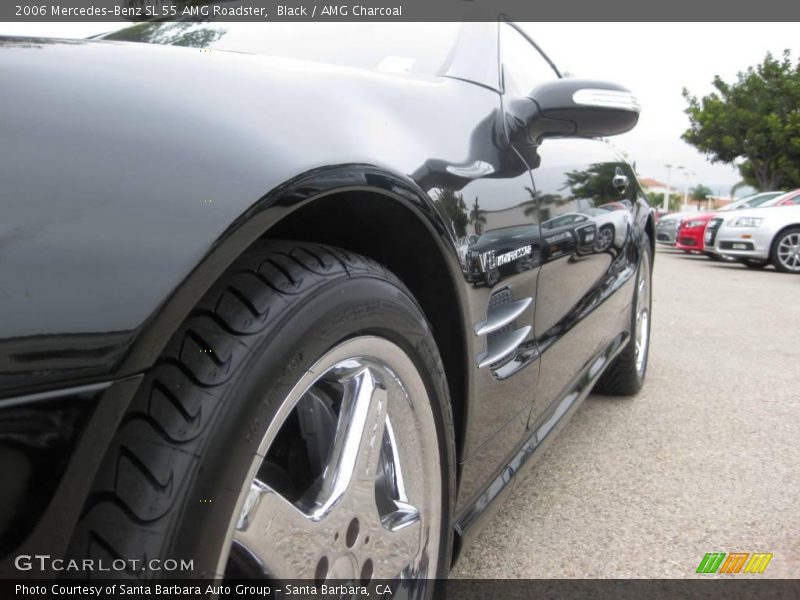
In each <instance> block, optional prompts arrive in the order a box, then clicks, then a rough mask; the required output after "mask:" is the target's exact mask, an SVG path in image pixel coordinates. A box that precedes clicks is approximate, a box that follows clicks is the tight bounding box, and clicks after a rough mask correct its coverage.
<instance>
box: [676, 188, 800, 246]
mask: <svg viewBox="0 0 800 600" xmlns="http://www.w3.org/2000/svg"><path fill="white" fill-rule="evenodd" d="M797 203H800V189H797V190H794V191H791V192H781V191H778V192H762V193H760V194H755V195H753V196H748V197H746V198H742V199H741V200H739V201H737V202H734V203H732V204H729V205H728V206H725V207H723V208H721V209H719V210H718V211H717V212H713V213H705V214H704V215H699V216H698V218H697V219H696V220H701V218H705V221H706V224H705V225H704V226H703V227H702V230H700V229H699V228H697V227H696V226H695V227H694V228H687V231H686V232H684V233H682V234H680V236H682V237H695V238H696V237H697V236H698V235H699V236H700V238H701V240H702V242H701V244H702V247H703V254H705V255H706V256H707V257H708V258H710V259H711V260H725V259H726V258H727V259H728V260H730V258H729V257H725V256H723V255H720V254H717V252H716V251H715V250H714V230H715V229H716V228H717V227H718V226H719V224H720V223H722V221H721V220H720V221H718V220H714V217H715V216H717V215H719V213H725V212H728V211H732V210H743V209H748V208H767V207H769V206H789V205H792V204H797ZM693 220H695V219H693ZM695 225H696V224H695ZM679 247H680V248H681V249H682V250H692V249H693V248H689V247H688V245H681V246H679Z"/></svg>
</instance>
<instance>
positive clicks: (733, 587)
mask: <svg viewBox="0 0 800 600" xmlns="http://www.w3.org/2000/svg"><path fill="white" fill-rule="evenodd" d="M755 577H759V576H755ZM755 577H753V578H751V577H750V576H747V578H744V577H730V578H719V579H716V578H715V579H708V580H696V579H695V580H681V579H626V580H614V579H601V580H591V579H553V580H530V579H480V580H476V579H451V580H448V581H438V582H437V581H429V582H427V583H428V584H429V585H431V586H434V587H435V593H434V598H436V599H437V600H438V599H442V600H483V599H497V600H500V599H502V600H523V599H528V598H532V599H533V598H535V599H536V600H606V599H608V600H612V599H613V600H641V599H642V598H646V599H647V600H662V599H663V600H667V599H669V600H672V599H676V598H680V599H686V600H695V599H696V600H738V599H742V600H746V599H747V600H749V599H751V598H752V599H754V600H755V599H758V600H772V599H776V600H777V599H783V600H789V599H793V598H797V597H800V581H797V580H781V579H761V578H757V579H756V578H755ZM407 597H409V593H408V590H405V589H403V588H402V587H401V586H398V584H397V583H392V582H388V581H374V580H373V581H370V582H367V583H361V582H352V581H329V582H326V583H324V584H322V583H315V582H309V581H280V582H272V581H260V580H244V581H228V580H226V581H224V582H219V581H217V582H215V581H203V580H165V581H159V582H143V581H136V580H130V579H129V580H122V579H119V580H113V579H108V580H101V581H91V582H85V581H84V582H81V581H59V582H56V581H53V580H26V581H21V580H19V581H11V580H5V581H0V598H3V599H4V600H7V599H11V598H64V599H66V598H69V599H81V600H82V599H84V598H85V599H88V598H102V599H104V600H118V599H120V600H121V599H132V600H145V599H151V598H162V599H164V600H167V599H169V600H184V599H189V598H202V599H204V600H205V599H209V600H210V599H214V598H219V599H220V600H266V599H269V600H276V599H290V598H291V599H297V600H334V599H336V600H339V599H345V598H346V599H348V600H376V599H379V598H380V599H382V600H389V599H393V598H398V599H400V598H407Z"/></svg>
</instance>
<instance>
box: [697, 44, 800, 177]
mask: <svg viewBox="0 0 800 600" xmlns="http://www.w3.org/2000/svg"><path fill="white" fill-rule="evenodd" d="M713 85H714V88H715V90H716V91H714V92H712V93H711V94H709V95H707V96H703V97H702V98H699V99H698V98H697V97H696V96H693V95H692V94H691V93H690V92H689V91H688V90H687V89H685V88H684V90H683V97H684V98H685V99H686V101H687V103H688V107H687V108H686V114H687V115H689V122H690V127H689V129H687V130H686V131H685V132H684V133H683V136H682V137H683V139H684V140H685V141H687V142H688V143H689V144H691V145H693V146H694V147H695V148H697V149H698V150H700V152H703V153H704V154H706V155H708V156H709V157H710V158H711V161H712V162H723V163H728V164H736V165H737V166H738V167H739V172H740V173H741V175H742V178H743V179H744V181H745V182H746V183H747V184H749V185H752V186H753V187H756V188H757V189H760V190H775V189H780V188H792V187H798V186H800V61H798V62H797V63H796V64H794V65H793V64H792V61H791V58H790V53H789V50H785V51H784V53H783V57H782V58H781V59H776V58H775V57H773V56H772V54H770V53H767V56H766V58H764V61H763V62H762V63H761V64H759V65H757V66H756V67H750V68H748V69H747V70H746V71H743V72H740V73H739V74H738V75H737V80H736V81H735V82H733V83H728V82H725V81H723V80H722V79H721V78H720V77H719V76H718V75H717V76H715V77H714V83H713Z"/></svg>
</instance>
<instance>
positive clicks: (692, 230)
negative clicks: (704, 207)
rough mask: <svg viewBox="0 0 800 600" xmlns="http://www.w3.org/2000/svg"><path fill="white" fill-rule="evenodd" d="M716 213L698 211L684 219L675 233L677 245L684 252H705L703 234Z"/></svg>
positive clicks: (710, 256) (707, 254)
mask: <svg viewBox="0 0 800 600" xmlns="http://www.w3.org/2000/svg"><path fill="white" fill-rule="evenodd" d="M714 215H716V213H713V212H706V213H698V214H696V215H692V216H691V217H686V218H685V219H683V220H682V221H681V224H680V225H679V226H678V233H677V234H675V247H676V248H678V249H680V250H683V251H684V252H703V234H704V233H705V231H706V225H708V222H709V221H710V220H711V219H712V218H713V217H714ZM706 256H708V257H709V258H715V256H716V255H714V256H712V255H710V254H709V253H706Z"/></svg>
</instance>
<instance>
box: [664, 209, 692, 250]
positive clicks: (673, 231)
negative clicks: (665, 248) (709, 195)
mask: <svg viewBox="0 0 800 600" xmlns="http://www.w3.org/2000/svg"><path fill="white" fill-rule="evenodd" d="M693 214H697V213H688V212H684V213H671V214H668V215H664V216H663V217H661V218H660V219H659V220H658V222H657V223H656V241H657V242H658V243H659V244H668V245H670V246H674V245H675V240H676V238H677V236H678V227H680V225H681V220H682V219H684V218H685V217H688V216H689V215H693Z"/></svg>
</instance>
